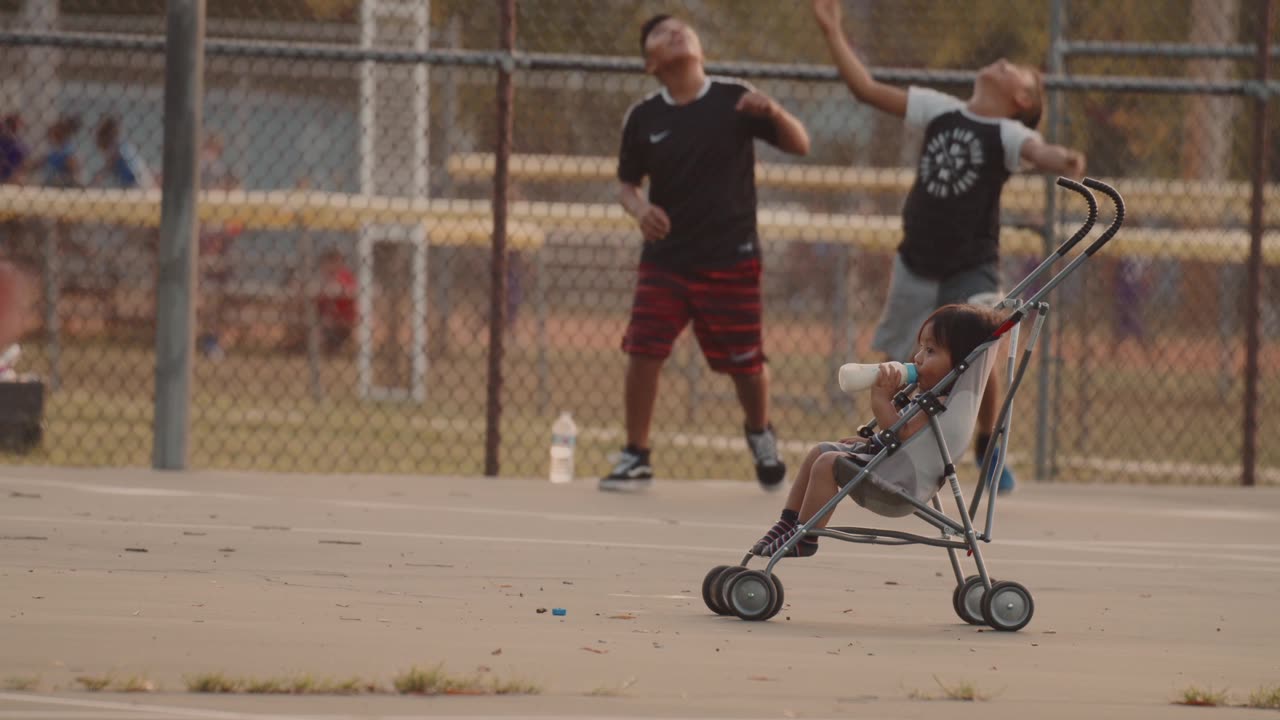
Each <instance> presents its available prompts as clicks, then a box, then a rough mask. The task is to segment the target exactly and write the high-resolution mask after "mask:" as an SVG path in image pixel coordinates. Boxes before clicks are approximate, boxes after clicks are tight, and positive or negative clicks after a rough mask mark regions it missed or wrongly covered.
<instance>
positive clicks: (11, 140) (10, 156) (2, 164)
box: [0, 113, 36, 262]
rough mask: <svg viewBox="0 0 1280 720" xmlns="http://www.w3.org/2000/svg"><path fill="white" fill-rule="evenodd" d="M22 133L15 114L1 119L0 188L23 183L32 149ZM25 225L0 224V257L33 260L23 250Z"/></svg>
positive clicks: (18, 222)
mask: <svg viewBox="0 0 1280 720" xmlns="http://www.w3.org/2000/svg"><path fill="white" fill-rule="evenodd" d="M22 130H23V124H22V116H20V115H18V114H17V113H11V114H9V115H5V116H4V117H0V185H21V184H22V183H23V181H24V180H25V179H26V174H27V166H28V164H29V163H30V162H31V148H30V147H28V146H27V143H26V141H25V140H23V138H22ZM28 225H29V221H25V220H24V219H23V218H21V217H8V218H5V219H3V220H0V255H3V256H4V257H7V258H12V259H19V260H23V261H26V262H32V261H34V260H35V259H36V258H35V257H34V256H32V255H31V253H30V249H29V248H27V247H25V246H26V244H27V243H26V240H27V238H28V237H29V235H30V234H29V233H28V232H27V226H28Z"/></svg>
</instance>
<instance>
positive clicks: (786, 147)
mask: <svg viewBox="0 0 1280 720" xmlns="http://www.w3.org/2000/svg"><path fill="white" fill-rule="evenodd" d="M736 109H737V111H738V112H741V113H746V114H748V115H754V116H756V117H759V118H764V119H766V120H768V121H769V122H771V123H773V127H774V130H775V131H776V133H777V138H776V144H777V146H778V149H779V150H781V151H783V152H786V153H791V154H792V155H808V154H809V131H808V130H805V129H804V123H802V122H800V121H799V120H798V119H796V116H795V115H792V114H791V113H789V112H787V109H786V108H784V107H782V105H781V104H779V103H778V101H777V100H774V99H773V98H771V97H769V96H768V95H765V94H764V93H762V92H756V91H753V92H749V93H746V94H745V95H743V96H742V97H741V98H738V105H737V108H736Z"/></svg>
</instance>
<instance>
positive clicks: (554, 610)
mask: <svg viewBox="0 0 1280 720" xmlns="http://www.w3.org/2000/svg"><path fill="white" fill-rule="evenodd" d="M565 612H566V611H565V609H564V608H551V614H552V615H564V614H565Z"/></svg>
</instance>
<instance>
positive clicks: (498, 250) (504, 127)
mask: <svg viewBox="0 0 1280 720" xmlns="http://www.w3.org/2000/svg"><path fill="white" fill-rule="evenodd" d="M498 13H499V15H500V16H501V18H502V21H501V25H500V26H499V27H500V29H499V31H498V39H499V42H500V43H501V47H502V50H503V51H504V52H506V57H505V58H504V60H503V64H502V65H501V66H500V67H499V68H498V108H497V115H496V120H497V123H496V124H497V126H498V141H497V146H496V147H495V148H494V167H493V250H492V254H491V259H490V263H489V382H488V400H487V402H486V403H485V433H484V474H485V475H490V476H492V475H497V474H498V469H499V449H500V447H501V443H502V356H503V347H504V337H505V335H506V325H507V323H506V308H507V193H508V190H509V189H510V182H511V178H510V172H509V165H510V160H511V143H512V139H513V137H514V134H515V124H514V121H513V118H512V106H513V105H514V104H515V84H514V83H513V78H512V76H513V74H514V73H515V63H514V55H513V53H514V52H515V49H516V0H498Z"/></svg>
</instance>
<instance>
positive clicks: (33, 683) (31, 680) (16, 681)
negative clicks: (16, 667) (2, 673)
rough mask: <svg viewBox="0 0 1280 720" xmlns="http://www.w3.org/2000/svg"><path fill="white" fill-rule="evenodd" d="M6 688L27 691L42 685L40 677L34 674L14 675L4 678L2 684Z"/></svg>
mask: <svg viewBox="0 0 1280 720" xmlns="http://www.w3.org/2000/svg"><path fill="white" fill-rule="evenodd" d="M0 687H3V688H4V689H5V690H17V691H20V692H26V691H28V690H35V689H36V688H38V687H40V678H38V677H35V676H33V675H12V676H10V677H7V678H5V679H4V683H3V684H2V685H0Z"/></svg>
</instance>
